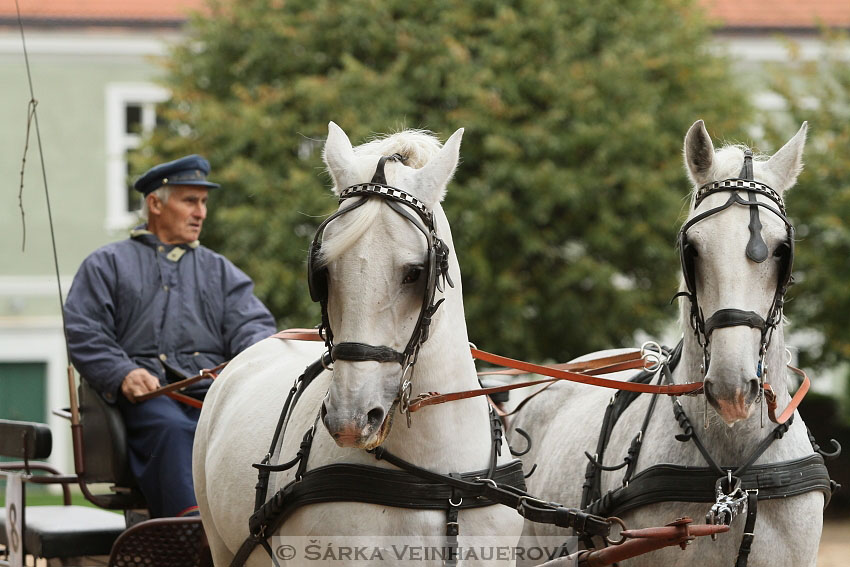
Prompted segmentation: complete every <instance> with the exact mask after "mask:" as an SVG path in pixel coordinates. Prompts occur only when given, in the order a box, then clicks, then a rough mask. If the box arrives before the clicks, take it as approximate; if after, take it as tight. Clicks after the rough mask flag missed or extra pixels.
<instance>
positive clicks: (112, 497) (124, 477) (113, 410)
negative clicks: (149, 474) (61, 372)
mask: <svg viewBox="0 0 850 567" xmlns="http://www.w3.org/2000/svg"><path fill="white" fill-rule="evenodd" d="M79 400H80V402H79V403H80V426H81V429H82V456H83V461H84V462H83V472H82V474H81V475H80V481H81V482H83V483H86V484H92V483H109V484H110V485H111V489H112V492H113V493H112V494H98V495H97V496H96V498H97V500H96V501H94V500H93V502H94V503H95V504H96V505H98V506H100V507H102V508H107V509H110V510H129V509H139V508H147V503H146V502H145V498H144V496H143V495H142V493H141V491H140V490H139V487H138V484H137V483H136V479H135V478H134V477H133V473H132V472H131V471H130V460H129V457H128V447H127V428H126V427H125V426H124V419H123V418H122V417H121V412H120V411H119V410H118V408H117V407H115V406H114V405H112V404H108V403H107V402H106V401H104V399H103V398H101V396H100V394H98V393H97V392H96V391H95V390H94V388H92V387H91V386H90V385H89V383H88V381H86V380H85V378H83V379H82V380H80V388H79Z"/></svg>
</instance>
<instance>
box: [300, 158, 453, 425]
mask: <svg viewBox="0 0 850 567" xmlns="http://www.w3.org/2000/svg"><path fill="white" fill-rule="evenodd" d="M404 159H405V158H403V157H402V156H401V155H400V154H393V155H391V156H382V157H381V158H380V159H379V160H378V165H377V167H376V169H375V175H374V176H373V177H372V180H371V181H370V182H369V183H360V184H356V185H352V186H350V187H348V188H346V189H345V190H343V191H342V192H341V193H340V195H339V202H340V203H342V202H343V201H345V200H346V199H350V198H353V197H360V199H359V200H358V201H356V202H354V204H352V205H351V206H349V207H346V208H344V209H340V210H338V211H336V212H335V213H333V214H332V215H331V216H329V217H328V218H327V219H325V220H324V222H322V224H320V225H319V227H318V229H316V234H315V236H314V237H313V241H312V243H311V244H310V251H309V254H308V257H307V280H308V284H309V288H310V297H311V298H312V299H313V301H315V302H318V303H319V304H320V305H321V307H322V324H321V326H320V327H319V333H320V335H321V336H322V338H323V339H324V341H325V346H327V348H328V352H329V353H330V359H331V361H335V360H347V361H353V362H360V361H369V360H371V361H375V362H397V363H398V364H400V365H401V366H402V369H403V372H402V379H401V383H400V386H399V398H400V401H401V406H400V409H401V411H402V412H404V413H407V418H408V424H409V423H410V414H409V413H408V412H407V410H408V402H409V400H410V394H411V389H412V385H411V378H412V375H413V367H414V365H415V363H416V360H417V357H418V355H419V349H420V347H421V346H422V344H423V343H424V342H425V341H426V340H428V335H429V328H430V325H431V319H432V317H433V316H434V314H435V313H436V312H437V309H438V308H439V307H440V304H442V302H443V301H444V300H443V299H440V300H439V301H434V298H435V295H436V292H437V290H440V291H443V289H444V284H445V283H448V285H449V286H450V287H454V283H453V282H452V280H451V277H450V276H449V261H448V256H449V248H448V246H446V244H445V242H443V240H441V239H440V238H439V237H438V236H437V231H436V227H435V224H434V214H433V212H431V211H429V210H428V208H427V207H426V206H425V205H424V204H423V203H422V201H420V200H419V199H417V198H416V197H414V196H413V195H411V194H410V193H408V192H406V191H403V190H401V189H398V188H397V187H392V186H390V185H387V180H386V175H385V174H384V164H385V163H386V162H387V161H388V160H389V161H398V162H404ZM370 197H380V198H381V199H383V200H384V202H385V203H386V204H387V206H389V207H390V208H391V209H392V210H394V211H395V212H396V213H398V214H399V215H401V216H403V217H404V218H406V219H407V220H408V221H410V222H411V224H413V226H415V227H416V228H417V229H418V230H419V231H420V232H421V233H422V234H424V235H425V239H426V241H427V243H428V258H427V261H426V263H425V271H426V273H425V282H426V287H425V294H424V296H423V298H422V307H421V309H420V311H419V317H418V319H417V321H416V325H415V327H414V328H413V332H412V333H411V336H410V339H409V340H408V341H407V345H406V346H405V348H404V350H403V351H397V350H395V349H393V348H391V347H388V346H383V345H382V346H375V345H370V344H367V343H361V342H342V343H339V344H334V341H333V338H334V335H333V330H332V329H331V324H330V319H329V317H328V279H327V267H325V266H324V265H322V263H321V262H322V259H321V257H320V254H321V252H320V250H321V236H322V234H323V233H324V230H325V227H327V225H328V224H329V223H330V222H331V221H333V220H334V219H336V218H338V217H340V216H342V215H344V214H345V213H348V212H351V211H353V210H354V209H356V208H357V207H360V206H362V205H363V204H365V203H366V202H367V201H368V200H369V198H370ZM411 211H412V212H411Z"/></svg>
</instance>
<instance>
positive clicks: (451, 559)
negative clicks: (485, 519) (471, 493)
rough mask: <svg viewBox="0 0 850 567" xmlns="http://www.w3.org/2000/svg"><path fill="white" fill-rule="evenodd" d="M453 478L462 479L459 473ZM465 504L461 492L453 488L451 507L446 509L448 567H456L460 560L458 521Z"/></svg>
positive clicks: (446, 562)
mask: <svg viewBox="0 0 850 567" xmlns="http://www.w3.org/2000/svg"><path fill="white" fill-rule="evenodd" d="M449 476H451V477H452V478H461V476H460V475H459V474H457V473H451V474H450V475H449ZM462 504H463V497H462V496H461V495H460V493H459V491H458V490H457V489H455V488H452V495H451V497H450V498H449V505H448V508H446V548H447V551H448V557H447V558H446V560H445V561H444V563H443V564H444V565H445V566H446V567H456V566H457V560H458V541H457V536H458V535H459V534H460V524H459V523H458V521H457V516H458V512H459V511H460V507H461V505H462Z"/></svg>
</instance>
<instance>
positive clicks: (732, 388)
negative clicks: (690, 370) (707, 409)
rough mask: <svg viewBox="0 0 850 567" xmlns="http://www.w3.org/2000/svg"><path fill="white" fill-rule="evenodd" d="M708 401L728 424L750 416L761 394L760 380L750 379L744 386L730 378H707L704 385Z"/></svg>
mask: <svg viewBox="0 0 850 567" xmlns="http://www.w3.org/2000/svg"><path fill="white" fill-rule="evenodd" d="M703 391H704V392H705V397H706V399H707V400H708V403H710V404H711V406H712V407H713V408H714V409H715V411H717V414H718V415H719V416H720V417H721V419H723V421H724V422H725V423H726V425H730V426H731V425H733V424H735V423H737V422H738V421H741V420H744V419H747V418H748V417H750V413H752V411H753V407H755V404H754V402H755V401H756V399H757V398H758V394H759V381H758V379H756V378H751V379H750V380H748V381H747V382H746V384H745V386H744V387H740V386H738V385H737V384H732V383H730V381H728V380H717V379H712V378H711V377H709V376H706V378H705V385H704V387H703Z"/></svg>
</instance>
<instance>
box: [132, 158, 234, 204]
mask: <svg viewBox="0 0 850 567" xmlns="http://www.w3.org/2000/svg"><path fill="white" fill-rule="evenodd" d="M209 173H210V162H208V161H207V160H206V159H204V158H203V157H201V156H199V155H197V154H192V155H190V156H185V157H182V158H180V159H176V160H174V161H169V162H166V163H161V164H159V165H156V166H154V167H152V168H150V169H149V170H148V171H147V172H145V173H144V175H142V176H141V177H139V179H137V180H136V183H135V184H134V185H133V188H134V189H135V190H136V191H138V192H140V193H141V194H143V195H145V196H147V195H148V194H149V193H151V192H152V191H156V190H157V189H159V188H160V187H164V186H168V185H195V186H198V187H205V188H207V189H217V188H218V187H220V185H219V184H218V183H212V182H210V181H207V175H209Z"/></svg>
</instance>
